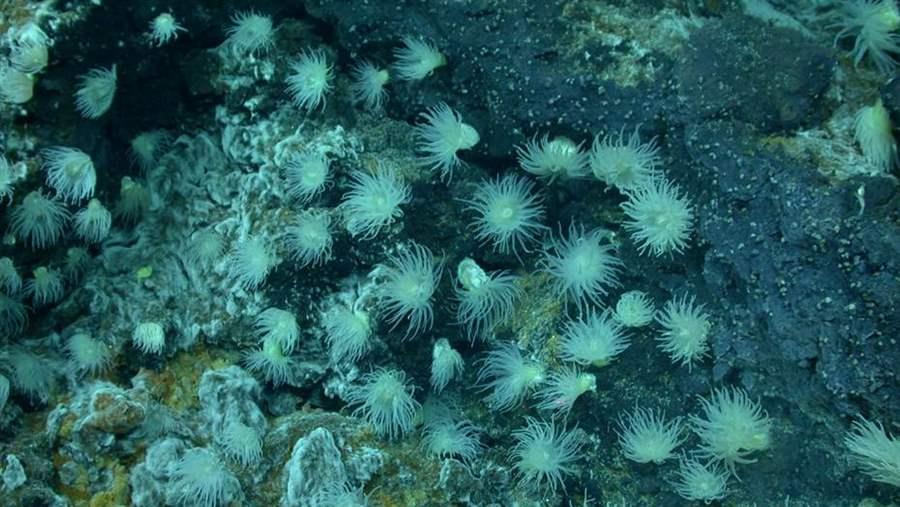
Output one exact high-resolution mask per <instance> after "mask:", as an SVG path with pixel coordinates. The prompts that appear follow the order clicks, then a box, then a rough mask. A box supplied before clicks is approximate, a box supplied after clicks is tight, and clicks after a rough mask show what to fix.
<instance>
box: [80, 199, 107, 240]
mask: <svg viewBox="0 0 900 507" xmlns="http://www.w3.org/2000/svg"><path fill="white" fill-rule="evenodd" d="M111 226H112V213H110V212H109V210H107V209H106V207H104V206H103V204H102V203H100V201H98V200H97V199H91V200H90V201H89V202H88V205H87V207H86V208H84V209H83V210H81V211H79V212H78V213H76V214H75V234H77V235H78V237H79V238H81V239H83V240H84V241H86V242H88V243H99V242H101V241H103V240H104V239H106V236H107V235H109V229H110V227H111Z"/></svg>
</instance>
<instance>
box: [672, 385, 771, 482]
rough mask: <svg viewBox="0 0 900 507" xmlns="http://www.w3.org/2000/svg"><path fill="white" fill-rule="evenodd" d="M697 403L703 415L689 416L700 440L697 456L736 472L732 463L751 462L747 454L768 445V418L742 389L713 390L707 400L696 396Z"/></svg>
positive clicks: (769, 423)
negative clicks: (720, 462)
mask: <svg viewBox="0 0 900 507" xmlns="http://www.w3.org/2000/svg"><path fill="white" fill-rule="evenodd" d="M700 403H701V404H702V405H703V415H704V418H701V417H698V416H693V415H692V416H691V417H690V421H691V426H692V428H693V430H694V432H695V433H697V436H699V437H700V440H701V441H702V443H701V445H700V452H699V455H700V456H702V457H704V458H708V459H712V460H715V461H722V462H724V464H725V466H726V468H728V470H730V471H731V473H732V474H733V475H737V474H736V473H735V469H734V465H735V464H736V463H752V462H753V461H755V460H752V459H750V458H748V456H749V455H750V454H752V453H754V452H756V451H761V450H764V449H767V448H768V447H769V443H770V432H771V427H772V421H771V420H770V419H769V417H768V416H767V415H766V414H765V412H763V410H762V407H760V405H759V403H758V402H755V401H753V400H751V399H750V396H749V395H748V394H747V392H746V391H744V390H743V389H738V388H732V389H728V388H724V389H716V390H715V391H713V393H712V395H711V396H710V397H709V399H706V398H700Z"/></svg>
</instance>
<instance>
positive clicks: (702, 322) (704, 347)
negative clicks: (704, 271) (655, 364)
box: [656, 295, 712, 370]
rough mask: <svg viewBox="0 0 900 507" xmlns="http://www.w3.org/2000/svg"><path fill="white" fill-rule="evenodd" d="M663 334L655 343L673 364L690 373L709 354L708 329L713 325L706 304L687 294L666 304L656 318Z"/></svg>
mask: <svg viewBox="0 0 900 507" xmlns="http://www.w3.org/2000/svg"><path fill="white" fill-rule="evenodd" d="M656 320H657V322H659V324H660V325H661V326H662V328H663V333H662V335H660V336H659V337H658V338H657V339H656V340H657V342H659V347H660V348H661V349H662V350H663V351H665V352H666V353H667V354H669V357H670V358H671V359H672V361H673V362H678V363H681V365H682V366H687V367H688V370H690V368H691V366H692V365H693V364H694V362H696V361H699V360H700V359H701V358H703V356H705V355H706V354H707V352H708V351H709V330H710V328H711V327H712V324H711V323H710V320H709V315H708V314H707V313H706V312H704V311H703V305H695V304H694V297H693V296H692V297H691V298H690V299H688V296H687V295H682V296H681V298H680V299H679V298H677V297H676V298H673V299H671V300H669V301H667V302H666V304H665V306H663V309H662V311H661V312H660V314H659V316H658V317H657V318H656Z"/></svg>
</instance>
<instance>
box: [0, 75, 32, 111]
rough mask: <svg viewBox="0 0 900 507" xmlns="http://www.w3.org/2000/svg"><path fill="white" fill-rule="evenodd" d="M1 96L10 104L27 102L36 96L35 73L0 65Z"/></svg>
mask: <svg viewBox="0 0 900 507" xmlns="http://www.w3.org/2000/svg"><path fill="white" fill-rule="evenodd" d="M0 97H3V101H4V102H9V103H10V104H25V103H26V102H28V101H29V100H31V99H32V98H33V97H34V75H32V74H28V73H25V72H22V71H20V70H16V69H14V68H12V67H9V66H0Z"/></svg>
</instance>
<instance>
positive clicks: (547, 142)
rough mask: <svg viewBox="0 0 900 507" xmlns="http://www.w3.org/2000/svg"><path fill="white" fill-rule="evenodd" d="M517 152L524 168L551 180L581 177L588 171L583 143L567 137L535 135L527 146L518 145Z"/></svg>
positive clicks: (520, 163)
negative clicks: (576, 142)
mask: <svg viewBox="0 0 900 507" xmlns="http://www.w3.org/2000/svg"><path fill="white" fill-rule="evenodd" d="M516 153H517V154H518V158H519V165H520V166H521V167H522V169H524V170H525V171H526V172H528V173H531V174H533V175H535V176H538V177H541V178H546V179H547V180H549V181H553V180H555V179H557V178H580V177H582V176H584V175H586V174H587V172H588V159H587V155H586V154H585V153H584V152H583V151H581V145H580V144H575V142H574V141H572V140H571V139H569V138H566V137H555V138H553V139H550V138H549V136H547V135H546V134H544V136H543V137H541V138H540V139H538V138H537V136H535V137H534V138H533V139H531V140H530V141H528V142H527V143H525V146H517V147H516Z"/></svg>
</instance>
